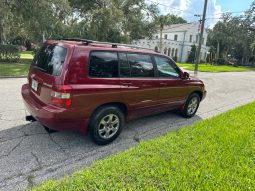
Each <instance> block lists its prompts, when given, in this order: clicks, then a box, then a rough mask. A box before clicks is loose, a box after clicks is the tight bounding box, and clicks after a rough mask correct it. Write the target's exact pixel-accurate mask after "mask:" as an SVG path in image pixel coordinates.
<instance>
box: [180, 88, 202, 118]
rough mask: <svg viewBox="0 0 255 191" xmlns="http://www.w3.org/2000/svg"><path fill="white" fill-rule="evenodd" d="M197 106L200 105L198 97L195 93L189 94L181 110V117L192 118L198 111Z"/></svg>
mask: <svg viewBox="0 0 255 191" xmlns="http://www.w3.org/2000/svg"><path fill="white" fill-rule="evenodd" d="M199 104H200V97H199V95H198V94H197V93H193V94H191V95H190V96H189V98H188V99H187V101H186V103H185V106H184V108H183V110H182V115H183V116H184V117H186V118H191V117H193V116H194V115H195V114H196V112H197V110H198V107H199Z"/></svg>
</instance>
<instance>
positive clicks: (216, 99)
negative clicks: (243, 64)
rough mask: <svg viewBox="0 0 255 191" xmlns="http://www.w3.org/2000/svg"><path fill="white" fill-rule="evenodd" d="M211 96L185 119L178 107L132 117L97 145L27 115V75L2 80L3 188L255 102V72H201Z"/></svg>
mask: <svg viewBox="0 0 255 191" xmlns="http://www.w3.org/2000/svg"><path fill="white" fill-rule="evenodd" d="M199 77H200V78H201V79H203V80H204V81H205V84H206V87H207V91H208V95H207V98H206V99H205V100H204V101H203V102H202V103H201V106H200V108H199V110H198V114H197V116H195V117H194V118H192V119H184V118H182V117H180V116H179V115H178V114H176V113H174V112H166V113H163V114H159V115H156V116H151V117H145V118H142V119H139V120H136V121H132V122H130V123H129V124H127V126H126V127H125V128H124V130H123V132H122V134H121V135H120V137H119V138H118V139H117V140H116V141H114V142H113V143H112V144H110V145H107V146H97V145H95V144H93V143H92V142H91V140H90V139H89V137H87V136H85V137H84V136H82V135H80V134H78V133H70V132H57V133H52V134H48V133H47V132H46V131H45V130H44V128H43V127H42V126H41V125H40V124H39V123H38V122H34V123H28V122H26V121H25V120H24V117H25V115H26V111H25V109H24V106H23V103H22V99H21V96H20V88H21V85H22V84H23V83H25V82H26V79H0V101H1V104H0V169H1V170H0V190H19V189H24V188H28V187H31V186H32V185H34V184H37V183H40V182H42V181H44V180H46V179H49V178H59V177H61V176H64V175H68V174H69V173H71V172H73V171H75V170H78V169H81V168H82V167H84V166H87V165H90V164H91V163H92V162H94V161H95V160H97V159H100V158H104V157H106V156H107V155H110V154H113V153H116V152H119V151H121V150H125V149H127V148H129V147H132V146H135V145H137V144H139V141H140V140H145V139H150V138H153V137H157V136H160V135H163V134H165V133H167V132H169V131H172V130H176V129H179V128H181V127H183V126H185V125H188V124H193V123H194V122H196V121H199V120H203V119H207V118H210V117H213V116H215V115H217V114H219V113H222V112H224V111H227V110H229V109H232V108H235V107H238V106H240V105H244V104H246V103H249V102H252V101H255V88H254V87H255V73H253V72H239V73H215V74H213V73H200V74H199Z"/></svg>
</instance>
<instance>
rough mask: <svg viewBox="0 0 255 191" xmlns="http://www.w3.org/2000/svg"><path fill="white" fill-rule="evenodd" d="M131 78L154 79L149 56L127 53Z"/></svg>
mask: <svg viewBox="0 0 255 191" xmlns="http://www.w3.org/2000/svg"><path fill="white" fill-rule="evenodd" d="M127 57H128V62H129V64H130V69H131V77H154V68H153V63H152V59H151V56H150V55H146V54H136V53H134V54H133V53H128V54H127Z"/></svg>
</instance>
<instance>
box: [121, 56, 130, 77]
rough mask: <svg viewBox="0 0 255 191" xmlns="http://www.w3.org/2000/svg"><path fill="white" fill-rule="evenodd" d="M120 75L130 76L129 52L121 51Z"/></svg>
mask: <svg viewBox="0 0 255 191" xmlns="http://www.w3.org/2000/svg"><path fill="white" fill-rule="evenodd" d="M119 64H120V77H130V65H129V63H128V59H127V53H119Z"/></svg>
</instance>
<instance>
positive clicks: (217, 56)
mask: <svg viewBox="0 0 255 191" xmlns="http://www.w3.org/2000/svg"><path fill="white" fill-rule="evenodd" d="M219 57H220V43H219V41H217V52H216V61H217V60H218V59H219Z"/></svg>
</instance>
